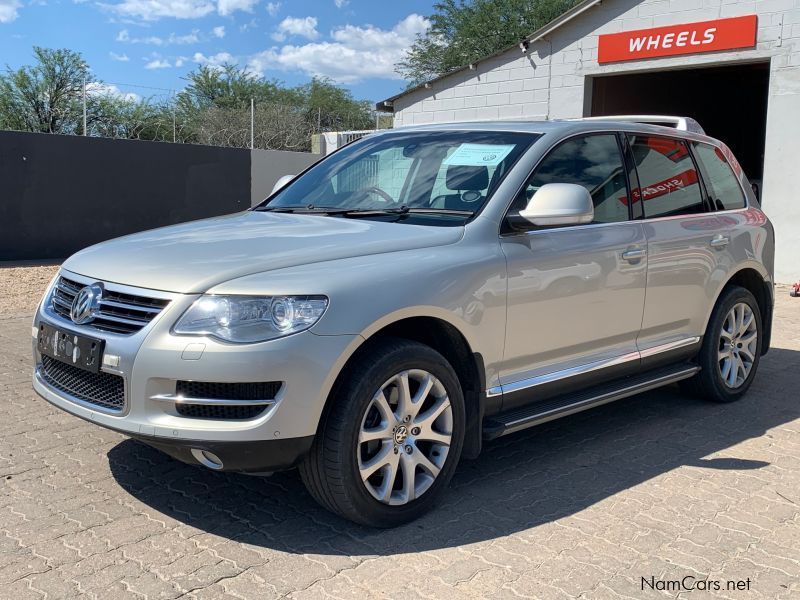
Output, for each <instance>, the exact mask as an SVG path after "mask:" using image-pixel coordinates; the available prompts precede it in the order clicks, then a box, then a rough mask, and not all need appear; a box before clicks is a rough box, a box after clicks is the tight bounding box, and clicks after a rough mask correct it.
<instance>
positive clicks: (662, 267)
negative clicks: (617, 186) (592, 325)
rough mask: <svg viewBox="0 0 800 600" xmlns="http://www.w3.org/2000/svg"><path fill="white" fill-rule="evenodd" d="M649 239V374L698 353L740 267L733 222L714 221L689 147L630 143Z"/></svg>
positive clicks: (637, 138) (643, 342) (635, 138)
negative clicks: (733, 248) (723, 287)
mask: <svg viewBox="0 0 800 600" xmlns="http://www.w3.org/2000/svg"><path fill="white" fill-rule="evenodd" d="M627 138H628V143H629V144H630V148H631V156H632V158H633V160H634V163H635V168H636V172H637V175H638V179H639V190H635V191H634V195H635V196H637V197H638V198H641V207H642V210H643V217H644V220H643V224H644V231H645V235H646V236H647V254H648V267H647V294H646V298H645V304H644V316H643V319H642V329H641V333H640V334H639V340H638V347H639V350H640V351H641V353H642V360H643V365H644V366H645V367H649V366H656V365H657V364H661V363H667V362H672V361H674V360H678V359H680V358H682V357H684V356H689V355H691V354H693V353H694V352H696V350H697V348H698V346H699V344H700V340H701V336H702V335H703V333H704V329H705V321H706V318H707V317H708V314H709V310H710V306H711V305H712V304H713V302H714V300H715V297H716V290H718V289H719V281H720V280H722V281H724V279H723V278H725V277H726V274H727V272H728V271H729V269H730V265H731V263H732V259H731V256H730V254H729V252H728V246H729V244H730V226H731V223H730V218H729V217H725V215H720V214H714V212H713V208H712V206H711V205H710V201H709V200H708V199H707V194H706V190H705V187H704V185H703V182H702V180H701V177H700V172H699V170H698V165H697V163H696V161H695V158H694V157H693V155H692V152H691V151H690V148H689V145H688V143H687V142H686V141H684V140H681V139H679V138H673V137H668V136H659V135H652V134H629V135H628V136H627Z"/></svg>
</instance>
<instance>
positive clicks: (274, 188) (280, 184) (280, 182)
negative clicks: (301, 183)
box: [270, 175, 295, 196]
mask: <svg viewBox="0 0 800 600" xmlns="http://www.w3.org/2000/svg"><path fill="white" fill-rule="evenodd" d="M294 178H295V176H294V175H284V176H283V177H281V178H280V179H278V181H276V182H275V185H273V186H272V191H271V192H270V196H271V195H272V194H274V193H275V192H277V191H278V190H279V189H281V188H282V187H283V186H285V185H286V184H287V183H289V182H290V181H291V180H292V179H294Z"/></svg>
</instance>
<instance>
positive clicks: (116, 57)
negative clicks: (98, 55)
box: [108, 52, 130, 62]
mask: <svg viewBox="0 0 800 600" xmlns="http://www.w3.org/2000/svg"><path fill="white" fill-rule="evenodd" d="M108 55H109V56H110V57H111V60H116V61H119V62H128V61H129V60H130V58H128V55H127V54H125V53H124V52H123V53H122V54H117V53H116V52H109V53H108Z"/></svg>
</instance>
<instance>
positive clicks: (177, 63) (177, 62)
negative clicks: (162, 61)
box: [175, 56, 189, 67]
mask: <svg viewBox="0 0 800 600" xmlns="http://www.w3.org/2000/svg"><path fill="white" fill-rule="evenodd" d="M187 60H189V59H188V58H186V57H185V56H179V57H178V58H176V59H175V66H176V67H182V66H183V65H184V64H185V63H186V61H187Z"/></svg>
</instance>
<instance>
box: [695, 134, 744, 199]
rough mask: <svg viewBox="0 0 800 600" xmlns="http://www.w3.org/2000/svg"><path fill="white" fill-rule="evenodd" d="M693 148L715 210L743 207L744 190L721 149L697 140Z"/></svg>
mask: <svg viewBox="0 0 800 600" xmlns="http://www.w3.org/2000/svg"><path fill="white" fill-rule="evenodd" d="M694 150H695V156H696V157H697V160H698V161H699V162H700V164H701V165H702V166H703V169H704V173H703V174H704V175H705V177H704V178H703V179H704V180H705V182H706V187H707V188H708V193H709V195H710V196H711V201H712V202H713V203H714V206H716V207H717V210H731V209H734V208H744V192H743V191H742V188H741V186H740V185H739V182H738V181H737V179H736V175H734V174H733V169H731V166H730V165H729V164H728V161H727V160H725V155H724V154H722V150H720V149H719V148H717V147H716V146H712V145H710V144H701V143H699V142H695V144H694Z"/></svg>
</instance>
